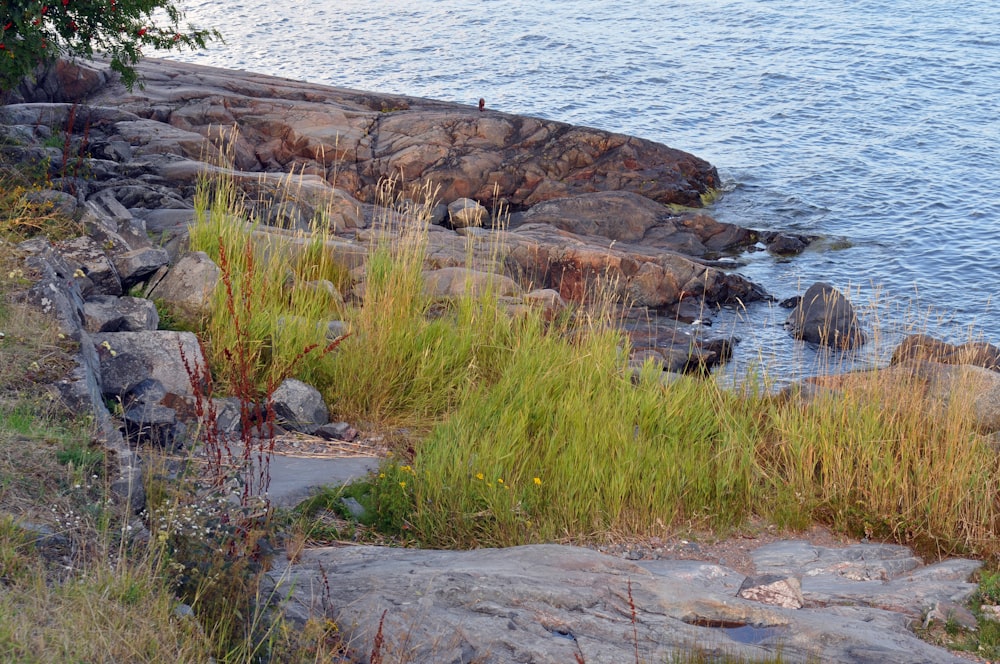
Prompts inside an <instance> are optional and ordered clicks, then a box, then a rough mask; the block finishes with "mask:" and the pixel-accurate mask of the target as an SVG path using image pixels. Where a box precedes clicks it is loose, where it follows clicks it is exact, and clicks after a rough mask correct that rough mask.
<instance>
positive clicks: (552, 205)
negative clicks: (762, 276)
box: [521, 191, 757, 256]
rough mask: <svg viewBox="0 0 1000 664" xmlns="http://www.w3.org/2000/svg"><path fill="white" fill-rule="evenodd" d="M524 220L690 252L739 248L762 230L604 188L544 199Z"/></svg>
mask: <svg viewBox="0 0 1000 664" xmlns="http://www.w3.org/2000/svg"><path fill="white" fill-rule="evenodd" d="M521 223H523V224H550V225H552V226H555V227H556V228H558V229H560V230H563V231H567V232H570V233H573V234H574V235H581V236H595V237H605V238H608V239H609V240H614V241H615V242H617V243H626V244H640V245H642V246H643V247H655V248H660V249H665V250H668V251H674V252H677V253H682V254H684V255H686V256H707V255H713V254H718V253H720V252H726V251H735V250H738V249H743V248H746V247H747V246H749V245H750V244H753V243H754V242H756V241H757V234H756V233H755V232H754V231H751V230H749V229H746V228H741V227H739V226H734V225H733V224H725V223H721V222H719V221H716V220H715V219H713V218H712V217H710V216H709V215H707V214H703V213H696V212H686V213H682V214H677V213H675V212H673V211H672V210H671V209H670V208H668V207H667V206H665V205H663V204H661V203H657V202H656V201H652V200H650V199H648V198H646V197H645V196H641V195H639V194H636V193H634V192H630V191H602V192H595V193H587V194H580V195H577V196H571V197H567V198H558V199H554V200H549V201H544V202H542V203H539V204H537V205H535V206H534V207H532V208H531V209H529V210H527V211H526V212H525V213H524V214H523V215H522V216H521Z"/></svg>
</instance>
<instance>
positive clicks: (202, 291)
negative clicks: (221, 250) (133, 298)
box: [149, 251, 219, 325]
mask: <svg viewBox="0 0 1000 664" xmlns="http://www.w3.org/2000/svg"><path fill="white" fill-rule="evenodd" d="M218 281H219V267H218V266H217V265H216V264H215V263H214V262H213V261H212V259H211V258H209V257H208V254H206V253H205V252H203V251H196V252H191V253H188V254H185V255H184V256H182V257H181V258H180V259H179V260H178V261H177V263H175V264H174V265H173V266H172V267H171V268H170V269H169V270H168V271H167V274H166V276H165V277H164V278H163V279H161V280H160V281H159V282H157V283H156V284H155V285H154V286H153V288H152V289H151V290H150V291H149V297H150V298H151V299H153V300H161V301H162V302H163V304H164V305H166V306H167V308H168V309H169V310H170V312H171V314H173V315H174V316H175V317H176V318H177V319H178V320H179V321H181V322H183V323H185V324H187V325H194V324H195V323H197V322H199V321H200V320H201V319H202V318H204V317H205V316H207V315H208V314H209V313H210V312H211V307H212V295H213V294H214V293H215V286H216V284H217V283H218Z"/></svg>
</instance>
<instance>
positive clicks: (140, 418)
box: [122, 404, 183, 451]
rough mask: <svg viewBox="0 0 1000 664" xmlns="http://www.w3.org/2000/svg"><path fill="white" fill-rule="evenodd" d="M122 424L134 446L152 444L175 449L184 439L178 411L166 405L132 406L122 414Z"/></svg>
mask: <svg viewBox="0 0 1000 664" xmlns="http://www.w3.org/2000/svg"><path fill="white" fill-rule="evenodd" d="M122 424H123V426H124V433H125V440H126V441H128V443H129V444H130V445H133V446H141V445H151V446H154V447H159V448H162V449H164V450H168V451H173V450H175V449H176V448H177V447H179V446H180V443H181V441H182V439H183V433H182V431H183V427H179V423H178V421H177V413H176V411H174V409H173V408H167V407H166V406H158V405H150V404H137V405H135V406H132V407H131V408H128V409H127V410H126V411H125V413H124V415H123V416H122ZM179 428H180V431H179V430H178V429H179Z"/></svg>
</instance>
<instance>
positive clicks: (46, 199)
mask: <svg viewBox="0 0 1000 664" xmlns="http://www.w3.org/2000/svg"><path fill="white" fill-rule="evenodd" d="M25 198H26V199H27V200H29V201H31V202H32V203H36V204H39V205H45V204H48V205H51V206H52V209H53V210H55V211H56V212H58V213H59V214H61V215H64V216H66V217H70V218H72V217H73V216H74V215H75V214H76V210H77V208H78V207H79V204H78V203H77V200H76V196H72V195H70V194H67V193H66V192H63V191H53V190H51V189H43V190H42V191H33V192H29V193H28V194H27V195H26V196H25Z"/></svg>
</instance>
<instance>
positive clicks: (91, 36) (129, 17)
mask: <svg viewBox="0 0 1000 664" xmlns="http://www.w3.org/2000/svg"><path fill="white" fill-rule="evenodd" d="M154 15H155V19H154ZM183 17H184V15H183V13H182V12H181V11H180V10H179V9H177V7H175V6H174V4H173V3H172V2H170V1H169V0H9V1H8V2H5V3H4V5H3V9H2V10H0V91H4V90H10V89H12V88H14V87H15V86H17V85H18V84H19V83H20V82H21V81H22V80H23V79H24V78H25V77H26V76H29V75H30V74H31V73H32V72H33V71H34V70H35V68H36V67H38V66H39V65H42V64H46V63H48V62H51V61H53V60H55V59H56V58H57V57H59V55H61V54H66V55H70V56H83V57H85V58H88V59H89V58H91V57H93V55H94V52H95V51H102V52H104V53H105V54H106V55H107V56H108V57H109V58H110V60H111V69H113V70H114V71H116V72H118V73H119V74H121V77H122V81H123V82H124V83H125V85H126V86H128V87H129V88H130V89H131V87H132V86H133V85H135V83H136V81H137V80H138V76H137V74H136V71H135V64H136V63H137V62H138V61H139V58H140V57H142V48H143V47H144V46H146V47H151V48H155V49H160V50H170V49H180V48H184V47H187V48H204V46H205V45H206V44H207V43H208V42H209V41H210V40H212V39H219V38H221V36H220V35H219V33H218V32H217V31H215V30H199V29H195V28H194V27H192V26H187V27H186V28H182V27H181V20H182V19H183Z"/></svg>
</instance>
